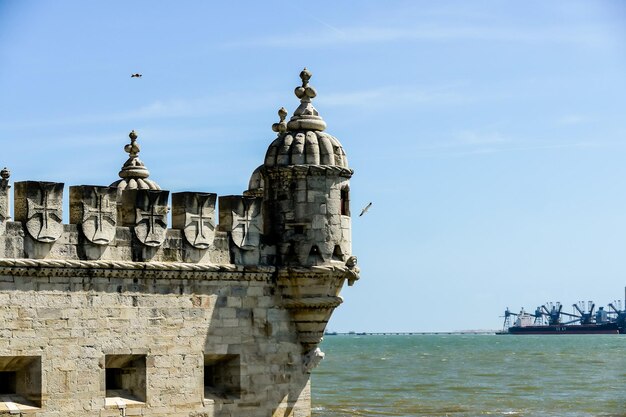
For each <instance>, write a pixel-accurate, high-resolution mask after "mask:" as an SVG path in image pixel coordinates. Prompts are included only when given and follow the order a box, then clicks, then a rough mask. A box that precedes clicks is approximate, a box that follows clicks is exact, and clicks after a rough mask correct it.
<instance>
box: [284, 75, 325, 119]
mask: <svg viewBox="0 0 626 417" xmlns="http://www.w3.org/2000/svg"><path fill="white" fill-rule="evenodd" d="M311 76H312V74H311V71H309V70H308V69H306V68H304V69H303V70H302V71H301V72H300V79H301V80H302V86H300V87H296V89H295V91H294V93H295V94H296V97H298V98H299V99H300V106H298V108H297V109H296V111H295V112H293V116H292V117H291V119H290V120H289V123H287V127H288V128H289V129H290V130H319V131H321V130H324V129H326V122H324V120H322V118H321V117H320V115H319V113H318V112H317V110H316V109H315V107H313V104H312V103H311V99H313V98H315V97H316V96H317V91H315V88H313V87H311V86H310V85H309V80H310V79H311Z"/></svg>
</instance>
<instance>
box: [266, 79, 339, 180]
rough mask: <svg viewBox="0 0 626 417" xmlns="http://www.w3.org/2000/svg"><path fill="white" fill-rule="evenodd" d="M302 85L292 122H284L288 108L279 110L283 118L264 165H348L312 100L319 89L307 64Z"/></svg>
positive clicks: (276, 130) (276, 128) (297, 90)
mask: <svg viewBox="0 0 626 417" xmlns="http://www.w3.org/2000/svg"><path fill="white" fill-rule="evenodd" d="M300 78H301V79H302V86H300V87H296V90H295V94H296V97H298V98H299V99H300V106H298V108H297V109H296V111H295V112H294V113H293V116H292V117H291V119H290V120H289V122H285V117H286V116H287V110H285V109H284V108H281V109H280V110H279V111H278V115H279V117H280V122H278V123H274V125H273V126H272V130H274V132H278V137H277V138H276V139H275V140H274V141H273V142H272V144H271V145H270V146H269V148H268V150H267V153H266V154H265V166H266V167H276V166H288V165H331V166H338V167H342V168H348V159H347V158H346V153H345V152H344V150H343V147H342V146H341V143H339V141H338V140H337V138H335V137H333V136H331V135H329V134H328V133H325V132H324V129H326V123H325V122H324V120H322V118H321V117H320V115H319V113H318V112H317V110H316V109H315V107H313V103H311V100H312V99H313V98H315V96H316V95H317V92H316V91H315V89H314V88H313V87H311V86H310V85H309V79H310V78H311V73H310V72H309V71H308V70H307V69H306V68H305V69H304V70H302V72H301V73H300Z"/></svg>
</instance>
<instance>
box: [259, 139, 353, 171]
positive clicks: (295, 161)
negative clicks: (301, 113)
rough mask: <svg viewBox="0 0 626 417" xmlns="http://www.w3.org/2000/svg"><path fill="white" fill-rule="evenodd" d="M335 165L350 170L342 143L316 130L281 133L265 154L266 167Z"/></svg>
mask: <svg viewBox="0 0 626 417" xmlns="http://www.w3.org/2000/svg"><path fill="white" fill-rule="evenodd" d="M285 165H334V166H338V167H342V168H348V159H347V158H346V153H345V152H344V150H343V147H342V146H341V143H339V141H338V140H337V138H335V137H334V136H331V135H329V134H328V133H325V132H319V131H315V130H309V131H299V132H285V133H281V134H280V135H279V136H278V138H276V140H274V142H272V144H271V145H270V147H269V148H268V150H267V153H266V154H265V166H266V167H274V166H285Z"/></svg>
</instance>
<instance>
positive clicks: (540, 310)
mask: <svg viewBox="0 0 626 417" xmlns="http://www.w3.org/2000/svg"><path fill="white" fill-rule="evenodd" d="M572 307H573V310H572V313H566V312H564V311H563V305H562V304H561V303H559V302H557V303H546V304H544V305H541V306H539V307H537V308H536V309H535V312H534V313H528V312H526V311H525V310H524V308H522V309H521V311H520V312H519V313H513V312H511V311H510V310H509V309H508V307H507V309H506V310H505V312H504V316H503V317H504V325H503V327H502V331H500V332H497V334H527V335H541V334H620V333H623V334H626V289H625V301H624V310H622V302H621V300H620V301H616V302H613V303H609V304H608V307H609V308H608V309H605V308H604V307H599V308H598V310H595V307H596V305H595V303H594V302H593V301H588V302H586V303H585V302H584V301H579V302H578V303H576V304H572Z"/></svg>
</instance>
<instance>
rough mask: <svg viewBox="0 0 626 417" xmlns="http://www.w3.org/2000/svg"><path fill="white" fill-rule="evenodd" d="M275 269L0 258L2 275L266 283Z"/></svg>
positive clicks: (229, 265) (166, 263)
mask: <svg viewBox="0 0 626 417" xmlns="http://www.w3.org/2000/svg"><path fill="white" fill-rule="evenodd" d="M274 272H275V268H274V267H270V266H267V267H262V266H256V267H246V266H241V265H232V264H226V265H214V264H191V263H182V262H125V261H77V260H61V259H0V275H4V276H22V277H26V276H37V277H42V276H43V277H98V278H154V279H168V278H184V279H200V280H228V281H267V280H269V279H270V278H271V276H272V274H273V273H274Z"/></svg>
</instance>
